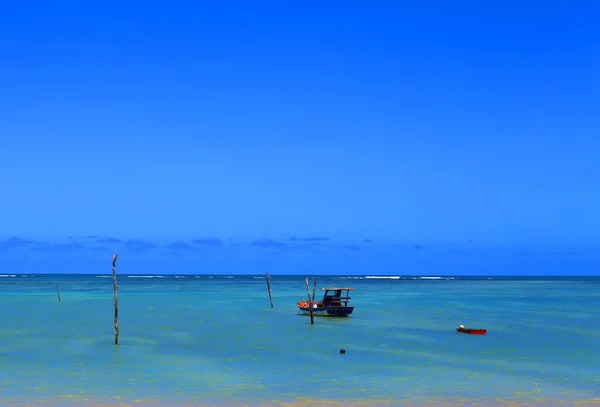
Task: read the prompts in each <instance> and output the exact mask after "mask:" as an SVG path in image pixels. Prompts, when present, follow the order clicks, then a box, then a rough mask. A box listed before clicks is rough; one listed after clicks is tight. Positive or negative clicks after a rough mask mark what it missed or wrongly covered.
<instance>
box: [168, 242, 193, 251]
mask: <svg viewBox="0 0 600 407" xmlns="http://www.w3.org/2000/svg"><path fill="white" fill-rule="evenodd" d="M165 247H166V248H167V249H171V250H181V251H193V250H197V249H196V247H194V246H192V245H191V244H188V243H185V242H173V243H170V244H168V245H166V246H165Z"/></svg>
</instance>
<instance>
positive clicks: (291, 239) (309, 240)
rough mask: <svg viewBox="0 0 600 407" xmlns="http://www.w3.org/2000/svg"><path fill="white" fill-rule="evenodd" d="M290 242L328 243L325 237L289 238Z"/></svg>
mask: <svg viewBox="0 0 600 407" xmlns="http://www.w3.org/2000/svg"><path fill="white" fill-rule="evenodd" d="M288 240H289V241H290V242H328V241H329V240H330V239H329V238H328V237H327V236H312V237H296V236H294V237H290V238H289V239H288Z"/></svg>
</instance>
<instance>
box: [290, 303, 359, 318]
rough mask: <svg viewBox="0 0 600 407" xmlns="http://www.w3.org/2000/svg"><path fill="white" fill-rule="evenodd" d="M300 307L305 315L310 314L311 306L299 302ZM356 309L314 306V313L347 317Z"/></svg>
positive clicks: (317, 315) (323, 315)
mask: <svg viewBox="0 0 600 407" xmlns="http://www.w3.org/2000/svg"><path fill="white" fill-rule="evenodd" d="M298 308H299V309H300V311H301V312H302V313H303V314H304V315H310V308H309V307H307V306H303V305H300V304H298ZM353 311H354V307H343V306H340V307H338V306H330V307H319V306H317V307H313V315H314V316H316V317H347V316H349V315H350V314H352V312H353Z"/></svg>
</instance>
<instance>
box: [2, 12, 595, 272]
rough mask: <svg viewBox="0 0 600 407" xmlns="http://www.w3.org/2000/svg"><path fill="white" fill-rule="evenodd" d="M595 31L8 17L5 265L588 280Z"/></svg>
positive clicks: (542, 24)
mask: <svg viewBox="0 0 600 407" xmlns="http://www.w3.org/2000/svg"><path fill="white" fill-rule="evenodd" d="M488 3H489V4H488ZM492 3H493V4H492ZM500 4H502V5H500ZM599 16H600V5H599V4H598V3H597V2H592V1H576V2H567V1H564V2H545V3H544V2H526V1H525V2H491V3H490V2H474V1H473V2H471V1H467V2H461V5H458V4H456V2H446V1H418V2H412V1H411V2H401V1H394V2H381V1H380V2H378V1H371V2H366V1H360V2H359V1H344V2H323V1H303V2H282V1H272V2H267V1H253V2H250V1H247V2H232V1H221V2H212V3H211V4H210V5H209V4H207V3H205V2H191V1H190V2H180V1H169V2H139V3H135V2H117V1H103V2H79V1H78V2H75V1H56V2H26V1H24V2H4V3H2V5H0V58H1V59H0V61H1V64H0V184H1V185H2V191H3V193H2V195H1V197H2V199H0V213H1V214H2V215H1V218H0V219H1V222H0V239H1V240H2V243H0V259H4V260H5V261H7V263H4V264H5V266H6V265H7V264H8V265H11V267H13V268H15V269H16V270H17V271H19V270H22V271H25V270H26V271H27V272H30V271H31V270H34V269H36V268H39V267H42V265H44V266H43V267H44V268H45V269H52V270H54V269H55V268H60V269H63V270H75V269H78V270H79V269H87V268H86V264H90V265H91V264H95V263H94V262H96V261H97V262H99V263H98V264H102V263H101V262H102V261H103V259H104V258H106V257H107V256H108V257H110V254H111V253H112V251H119V252H121V253H122V254H123V256H122V258H124V259H127V258H129V259H130V260H129V261H131V263H130V267H131V269H133V268H136V269H138V270H141V271H143V270H146V269H147V268H148V267H150V268H152V267H155V268H159V269H160V270H162V271H167V270H166V269H167V268H169V269H170V267H171V266H172V269H173V270H175V271H176V272H180V271H181V270H183V269H186V270H188V269H189V270H191V271H198V270H199V269H201V270H209V269H210V270H213V271H215V272H218V271H219V270H222V271H224V272H225V271H226V272H231V270H238V271H239V272H244V271H248V272H257V271H258V272H262V271H263V270H264V268H267V267H268V268H271V269H272V270H273V272H275V271H276V270H282V272H292V271H294V270H297V269H301V271H302V272H306V269H309V270H317V271H323V272H324V271H326V270H328V271H329V272H340V273H344V272H347V271H349V270H350V271H356V272H361V273H362V272H364V273H367V274H368V273H369V272H374V271H378V272H386V271H389V272H391V273H408V272H410V271H413V270H421V271H423V272H427V271H437V272H443V271H444V270H454V271H455V272H466V273H467V272H468V273H476V272H478V271H480V272H481V273H480V274H485V271H486V270H487V269H489V268H490V267H491V264H493V265H494V267H492V268H493V269H494V270H495V271H496V272H504V273H509V274H510V273H511V271H512V272H518V273H525V272H527V273H530V272H540V273H544V272H551V271H550V269H552V270H553V271H552V272H555V273H562V274H570V273H576V272H584V273H592V274H598V273H599V271H598V270H600V254H599V250H598V244H599V243H600V210H599V208H600V79H599V78H600V75H599V72H600V45H599V44H600V18H599ZM86 236H88V237H86ZM89 236H99V237H102V238H104V240H101V241H100V242H96V241H95V240H94V239H95V238H90V237H89ZM294 236H295V237H297V239H296V240H290V238H292V237H294ZM11 237H14V238H13V239H10V238H11ZM69 237H71V238H70V239H69ZM317 237H321V238H327V240H325V239H321V240H320V241H318V240H317V239H313V240H302V239H311V238H317ZM106 238H113V240H112V241H111V240H110V239H108V240H107V239H106ZM206 238H212V239H206ZM117 239H118V240H120V241H117ZM196 239H204V240H200V241H198V242H195V243H194V242H192V240H196ZM365 239H370V240H372V242H363V241H364V240H365ZM123 241H124V242H125V243H123ZM142 242H143V243H142ZM173 242H176V245H174V246H170V247H165V246H168V245H170V244H171V243H173ZM144 244H146V245H145V246H144ZM307 245H308V246H309V247H310V248H308V249H307V248H306V247H305V246H307ZM127 253H129V255H128V254H127ZM165 253H171V254H176V255H175V256H173V255H171V256H167V255H166V254H165ZM449 253H452V255H451V254H449ZM490 253H491V254H490ZM128 256H129V257H128ZM452 256H453V257H452ZM556 256H558V257H560V259H561V260H560V261H557V260H556V258H557V257H556ZM531 258H533V259H534V260H531ZM524 259H527V260H524ZM50 260H52V262H51V263H50V264H54V265H55V266H49V265H48V264H49V263H48V262H49V261H50ZM123 261H125V262H127V261H128V260H123ZM86 262H87V263H86ZM76 264H77V265H76ZM157 264H160V266H157ZM174 264H176V265H178V266H177V267H176V266H174ZM165 265H170V266H169V267H166V266H165ZM375 265H376V266H375ZM499 265H502V266H499ZM6 267H7V266H6ZM52 267H54V268H52ZM90 267H91V266H90ZM98 267H100V266H98ZM192 269H193V270H192ZM371 269H373V270H371ZM79 271H85V270H79Z"/></svg>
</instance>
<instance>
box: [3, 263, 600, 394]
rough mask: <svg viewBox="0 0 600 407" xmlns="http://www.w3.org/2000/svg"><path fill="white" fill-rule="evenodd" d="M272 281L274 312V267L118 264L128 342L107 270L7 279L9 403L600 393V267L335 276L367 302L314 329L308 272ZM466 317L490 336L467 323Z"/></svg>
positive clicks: (323, 280) (325, 280) (358, 301)
mask: <svg viewBox="0 0 600 407" xmlns="http://www.w3.org/2000/svg"><path fill="white" fill-rule="evenodd" d="M56 284H58V285H59V289H60V295H61V302H58V299H57V293H56ZM271 284H272V291H273V301H274V304H275V308H274V309H271V308H270V305H269V299H268V295H267V290H266V283H265V280H264V278H262V277H260V276H161V277H160V278H159V277H157V276H147V277H146V278H141V277H140V276H125V275H120V276H119V312H120V314H119V322H120V345H119V346H118V347H117V346H115V345H114V344H113V339H114V328H113V293H112V278H110V277H109V276H90V275H77V276H49V275H37V276H34V275H28V276H14V277H10V276H4V277H0V307H1V308H2V310H4V318H3V320H2V323H0V337H1V338H2V341H0V394H1V396H0V401H3V403H1V404H2V405H26V404H27V403H29V404H35V405H67V404H68V403H74V405H75V404H77V405H81V404H84V405H87V404H89V405H92V404H94V403H96V404H98V403H129V404H133V403H136V400H137V403H138V405H142V404H143V402H146V403H147V404H148V405H183V403H197V404H203V405H249V406H254V405H256V406H258V405H278V404H277V403H291V402H295V403H302V400H303V398H307V399H306V400H305V401H306V403H309V404H311V405H318V404H319V403H324V404H321V405H326V404H327V403H329V404H330V405H331V403H335V402H339V403H341V404H343V405H351V401H352V400H354V401H355V402H359V401H362V402H363V403H367V404H369V405H373V404H380V405H401V404H407V403H416V404H415V405H423V404H424V403H426V404H427V405H434V404H435V405H442V404H443V403H446V402H459V403H463V404H461V405H467V404H464V403H467V402H469V403H470V402H475V403H476V404H477V405H483V403H499V401H498V400H503V401H502V402H503V403H504V402H517V403H518V404H519V405H523V403H526V402H529V403H543V405H549V403H551V402H558V401H563V402H566V403H567V404H569V403H570V405H573V403H575V402H576V401H585V400H592V399H594V398H598V397H600V362H599V360H600V325H599V321H600V309H599V306H598V304H600V301H599V300H600V279H599V278H590V277H588V278H572V279H568V278H563V279H555V280H552V279H519V278H513V279H510V278H503V279H494V278H492V279H489V277H485V278H477V279H474V278H470V279H463V278H456V279H388V278H385V279H372V278H371V279H366V278H354V277H352V278H351V277H348V278H340V277H327V276H322V277H320V278H319V286H320V287H324V286H328V285H330V284H333V285H342V286H347V285H349V286H352V287H354V288H356V290H355V291H354V292H353V293H352V302H353V303H354V305H355V306H356V310H355V312H354V314H353V315H352V316H351V317H350V318H343V319H335V318H317V319H316V322H315V325H312V326H311V325H310V323H309V321H310V318H309V317H306V316H302V315H299V313H298V310H297V307H296V305H295V304H296V301H298V300H300V299H301V298H302V297H303V295H304V297H305V296H306V286H305V283H304V276H273V277H272V281H271ZM461 323H462V324H465V325H467V326H470V327H484V328H487V329H488V334H487V335H485V336H471V335H465V334H457V333H456V332H455V330H454V328H455V327H456V326H457V325H458V324H461ZM341 348H345V349H346V350H347V353H346V354H345V355H340V354H339V350H340V349H341ZM308 399H310V401H307V400H308ZM153 403H154V404H153ZM431 403H434V404H431ZM280 405H283V404H280ZM298 405H300V404H298ZM490 405H492V404H490ZM535 405H537V404H535ZM540 405H541V404H540Z"/></svg>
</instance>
